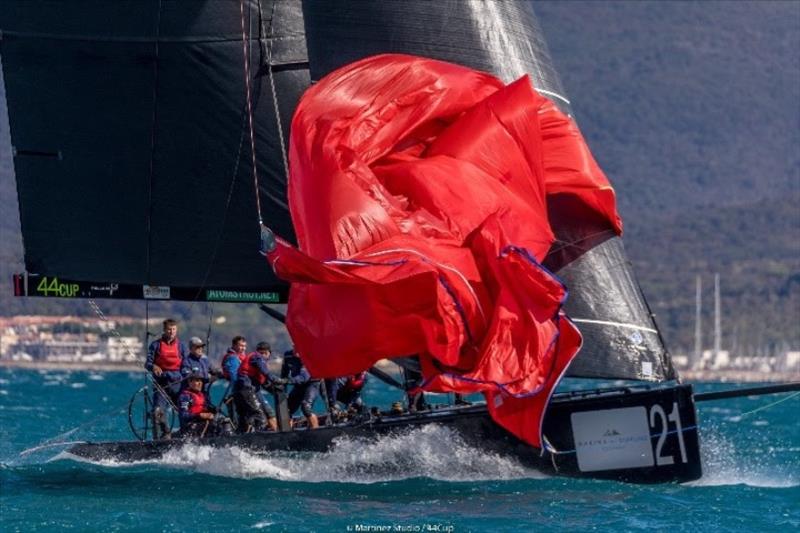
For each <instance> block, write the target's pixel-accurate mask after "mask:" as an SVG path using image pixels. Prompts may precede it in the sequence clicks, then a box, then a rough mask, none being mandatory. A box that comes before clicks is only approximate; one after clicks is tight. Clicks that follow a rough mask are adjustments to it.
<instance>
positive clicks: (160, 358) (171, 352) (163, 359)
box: [153, 337, 182, 371]
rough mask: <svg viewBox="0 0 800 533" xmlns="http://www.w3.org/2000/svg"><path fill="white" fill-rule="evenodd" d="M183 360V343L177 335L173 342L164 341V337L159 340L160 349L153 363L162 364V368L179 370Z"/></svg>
mask: <svg viewBox="0 0 800 533" xmlns="http://www.w3.org/2000/svg"><path fill="white" fill-rule="evenodd" d="M181 360H182V359H181V343H180V341H179V340H178V339H177V337H176V338H175V340H174V341H173V342H172V344H169V343H166V342H164V340H163V339H162V340H160V341H158V349H157V350H156V357H155V360H154V361H153V363H154V364H156V365H158V366H160V367H161V370H168V371H173V370H179V369H180V368H181Z"/></svg>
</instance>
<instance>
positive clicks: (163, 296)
mask: <svg viewBox="0 0 800 533" xmlns="http://www.w3.org/2000/svg"><path fill="white" fill-rule="evenodd" d="M142 294H143V295H144V298H145V299H146V300H169V287H161V286H158V285H142Z"/></svg>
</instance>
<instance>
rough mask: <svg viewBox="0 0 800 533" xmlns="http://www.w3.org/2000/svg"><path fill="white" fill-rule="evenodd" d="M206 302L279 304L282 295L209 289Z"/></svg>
mask: <svg viewBox="0 0 800 533" xmlns="http://www.w3.org/2000/svg"><path fill="white" fill-rule="evenodd" d="M206 300H208V301H209V302H263V303H279V302H280V294H278V293H277V292H253V291H223V290H216V289H209V290H207V291H206Z"/></svg>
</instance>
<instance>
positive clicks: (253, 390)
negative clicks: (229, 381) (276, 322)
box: [233, 342, 285, 433]
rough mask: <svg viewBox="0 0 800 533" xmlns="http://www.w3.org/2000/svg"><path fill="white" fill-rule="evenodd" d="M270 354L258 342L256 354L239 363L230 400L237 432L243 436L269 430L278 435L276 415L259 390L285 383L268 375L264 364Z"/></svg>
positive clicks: (267, 345)
mask: <svg viewBox="0 0 800 533" xmlns="http://www.w3.org/2000/svg"><path fill="white" fill-rule="evenodd" d="M271 353H272V348H271V347H270V345H269V343H268V342H259V343H258V345H257V346H256V351H255V352H253V353H251V354H248V355H247V356H246V357H245V358H244V359H242V362H241V364H240V365H239V369H238V371H237V374H236V381H235V383H234V385H233V400H234V403H235V404H236V415H237V417H238V419H239V422H238V430H239V431H240V432H242V433H247V432H249V431H254V430H255V431H261V430H263V429H264V428H265V426H268V427H269V429H271V430H273V431H277V429H278V420H277V418H276V417H275V411H274V409H272V407H271V406H270V405H269V403H267V402H266V401H264V400H263V397H261V387H267V386H270V385H274V384H281V383H285V381H284V380H281V379H279V378H277V377H276V376H274V375H273V374H271V373H270V371H269V368H267V360H268V359H269V356H270V354H271Z"/></svg>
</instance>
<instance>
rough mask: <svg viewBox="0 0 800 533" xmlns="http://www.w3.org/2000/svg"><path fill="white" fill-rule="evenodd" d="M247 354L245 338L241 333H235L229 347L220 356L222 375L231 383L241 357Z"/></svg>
mask: <svg viewBox="0 0 800 533" xmlns="http://www.w3.org/2000/svg"><path fill="white" fill-rule="evenodd" d="M246 356H247V340H246V339H245V338H244V337H242V336H241V335H237V336H235V337H234V338H233V340H231V347H230V348H228V351H227V352H225V355H224V356H222V377H224V378H225V379H227V380H228V381H229V382H230V383H231V384H232V383H233V382H234V381H236V373H237V372H238V371H239V365H240V364H242V359H244V358H245V357H246Z"/></svg>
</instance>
